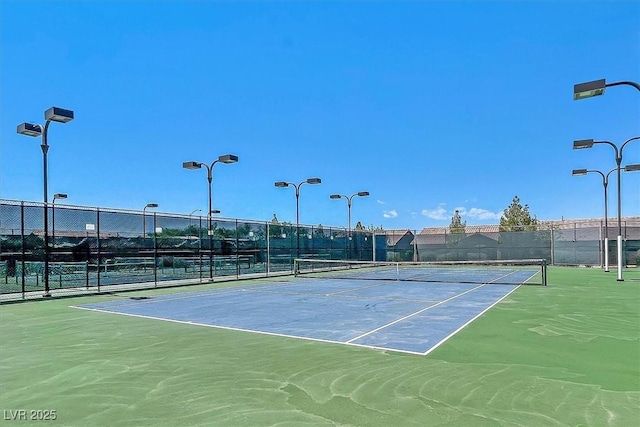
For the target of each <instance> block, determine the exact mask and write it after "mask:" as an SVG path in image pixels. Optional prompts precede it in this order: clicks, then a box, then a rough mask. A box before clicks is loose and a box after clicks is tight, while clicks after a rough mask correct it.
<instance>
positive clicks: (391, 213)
mask: <svg viewBox="0 0 640 427" xmlns="http://www.w3.org/2000/svg"><path fill="white" fill-rule="evenodd" d="M382 216H383V217H385V218H395V217H397V216H398V211H396V210H395V209H391V210H390V211H384V212H383V213H382Z"/></svg>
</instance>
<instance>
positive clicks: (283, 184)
mask: <svg viewBox="0 0 640 427" xmlns="http://www.w3.org/2000/svg"><path fill="white" fill-rule="evenodd" d="M320 183H322V180H321V179H320V178H309V179H306V180H304V181H302V182H300V183H299V184H294V183H293V182H286V181H278V182H276V183H275V186H276V187H277V188H285V187H289V186H291V185H292V186H293V187H294V188H295V189H296V258H300V187H301V186H302V184H320Z"/></svg>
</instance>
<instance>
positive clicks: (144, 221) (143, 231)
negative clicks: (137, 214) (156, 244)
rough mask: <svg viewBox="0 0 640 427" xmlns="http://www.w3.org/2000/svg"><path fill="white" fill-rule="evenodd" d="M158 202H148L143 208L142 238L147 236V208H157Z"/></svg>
mask: <svg viewBox="0 0 640 427" xmlns="http://www.w3.org/2000/svg"><path fill="white" fill-rule="evenodd" d="M157 207H158V204H157V203H147V205H146V206H145V207H144V208H143V209H142V238H143V239H144V238H145V237H147V222H146V219H145V212H146V210H147V208H157Z"/></svg>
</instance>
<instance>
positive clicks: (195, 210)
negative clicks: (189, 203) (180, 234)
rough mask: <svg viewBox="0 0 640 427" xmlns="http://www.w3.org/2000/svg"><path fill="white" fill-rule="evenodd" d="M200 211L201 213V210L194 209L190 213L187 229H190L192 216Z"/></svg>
mask: <svg viewBox="0 0 640 427" xmlns="http://www.w3.org/2000/svg"><path fill="white" fill-rule="evenodd" d="M200 211H202V209H194V210H192V211H191V213H190V214H189V227H191V217H192V216H193V214H194V213H196V212H200Z"/></svg>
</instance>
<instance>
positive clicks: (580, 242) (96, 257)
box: [0, 200, 640, 300]
mask: <svg viewBox="0 0 640 427" xmlns="http://www.w3.org/2000/svg"><path fill="white" fill-rule="evenodd" d="M44 209H45V207H44V205H43V204H42V203H37V202H24V201H10V200H0V299H2V300H6V299H16V298H17V299H19V298H29V297H32V296H33V297H42V295H43V292H45V293H46V292H47V291H50V292H52V293H54V294H61V293H62V294H64V293H95V292H103V291H105V290H109V289H115V288H116V287H120V288H121V287H123V286H124V287H128V288H132V287H137V288H148V287H158V286H168V285H171V286H174V285H178V284H187V283H189V284H190V283H205V282H211V281H214V280H224V279H236V278H242V277H268V276H271V275H279V274H292V273H293V268H294V259H295V258H297V257H298V255H299V257H300V258H310V259H329V260H363V261H370V260H378V261H455V260H459V261H474V260H477V261H482V260H506V259H531V258H539V259H545V260H546V261H547V263H548V264H550V265H590V266H602V265H603V259H604V251H605V248H604V244H603V241H604V236H605V229H604V226H603V224H602V222H599V221H598V220H591V221H585V220H582V221H578V220H576V221H573V222H572V221H562V222H556V223H547V224H541V225H539V226H538V227H537V229H535V230H521V229H516V230H511V231H505V230H500V229H499V227H498V226H497V225H496V226H472V227H471V226H470V227H466V228H465V230H464V233H452V232H451V231H450V230H449V228H447V227H441V228H425V229H423V230H420V231H417V230H413V231H412V230H387V231H383V230H376V231H375V232H374V231H362V230H358V231H356V230H352V231H351V233H349V230H347V229H346V228H344V227H322V226H317V227H313V226H300V227H299V228H298V229H296V227H295V225H292V224H289V223H274V222H267V221H246V220H239V219H217V218H216V219H214V220H212V221H211V226H210V227H209V222H208V220H207V218H206V217H201V216H193V215H177V214H161V213H156V212H153V213H150V212H144V211H126V210H117V209H102V208H88V207H77V206H66V205H56V206H55V207H54V206H53V204H49V205H48V206H47V207H46V209H48V215H47V218H48V225H47V229H46V231H47V233H48V237H49V239H48V242H49V245H48V246H45V244H44V242H45V239H44V234H45V227H44ZM622 229H623V239H624V251H623V255H624V264H625V265H638V264H640V218H626V219H625V221H624V223H623V228H622ZM298 234H299V236H298ZM614 234H616V230H613V229H612V228H610V229H609V238H610V240H609V248H608V251H609V261H610V264H611V265H612V266H613V265H615V264H616V262H617V260H616V248H615V244H616V242H615V236H614ZM298 237H299V238H298ZM47 270H48V273H49V274H48V275H46V274H45V271H47Z"/></svg>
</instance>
